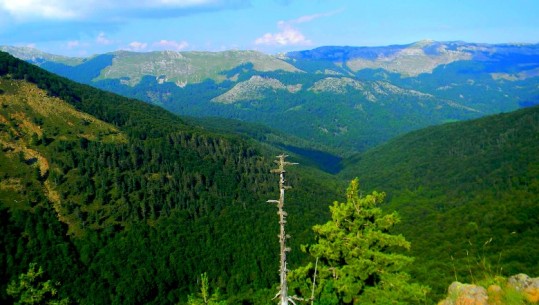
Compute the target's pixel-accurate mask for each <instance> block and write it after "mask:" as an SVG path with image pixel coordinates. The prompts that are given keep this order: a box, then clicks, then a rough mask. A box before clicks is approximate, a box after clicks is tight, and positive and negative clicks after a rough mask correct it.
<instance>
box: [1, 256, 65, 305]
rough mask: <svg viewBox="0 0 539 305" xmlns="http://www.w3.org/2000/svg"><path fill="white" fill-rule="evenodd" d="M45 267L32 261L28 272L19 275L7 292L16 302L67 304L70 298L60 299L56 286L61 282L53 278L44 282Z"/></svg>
mask: <svg viewBox="0 0 539 305" xmlns="http://www.w3.org/2000/svg"><path fill="white" fill-rule="evenodd" d="M43 280H44V279H43V268H41V267H39V268H37V266H36V264H35V263H31V264H30V267H29V269H28V272H27V273H23V274H21V275H19V279H18V281H13V282H11V283H10V284H9V286H8V287H7V293H8V295H10V296H11V297H13V298H14V299H15V304H17V305H22V304H49V305H66V304H69V299H67V298H64V299H60V298H59V297H58V290H57V289H56V287H57V286H58V285H59V284H60V283H53V282H52V280H48V281H46V282H43Z"/></svg>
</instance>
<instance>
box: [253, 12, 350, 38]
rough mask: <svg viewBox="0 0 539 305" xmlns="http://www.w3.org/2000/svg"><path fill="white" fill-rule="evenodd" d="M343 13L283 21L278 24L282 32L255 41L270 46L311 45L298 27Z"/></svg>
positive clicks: (322, 14) (330, 13)
mask: <svg viewBox="0 0 539 305" xmlns="http://www.w3.org/2000/svg"><path fill="white" fill-rule="evenodd" d="M341 11H342V10H337V11H332V12H327V13H320V14H313V15H305V16H301V17H298V18H296V19H292V20H288V21H283V20H281V21H279V22H277V27H278V28H279V30H280V31H279V32H277V33H266V34H264V35H262V36H261V37H259V38H257V39H256V40H255V44H257V45H270V46H271V45H274V46H291V45H310V44H312V41H311V40H309V39H307V38H306V37H305V35H303V34H302V33H301V32H300V30H298V29H297V26H296V25H298V24H302V23H307V22H311V21H313V20H315V19H318V18H321V17H328V16H331V15H335V14H337V13H339V12H341Z"/></svg>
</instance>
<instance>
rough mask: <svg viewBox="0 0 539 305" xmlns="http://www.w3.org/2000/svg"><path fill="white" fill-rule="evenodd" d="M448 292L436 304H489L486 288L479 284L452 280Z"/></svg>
mask: <svg viewBox="0 0 539 305" xmlns="http://www.w3.org/2000/svg"><path fill="white" fill-rule="evenodd" d="M448 294H449V296H448V297H447V298H446V299H445V300H443V301H441V302H440V303H438V305H489V303H488V294H487V290H486V289H485V288H483V287H481V286H476V285H471V284H462V283H460V282H453V283H452V284H451V285H450V286H449V289H448Z"/></svg>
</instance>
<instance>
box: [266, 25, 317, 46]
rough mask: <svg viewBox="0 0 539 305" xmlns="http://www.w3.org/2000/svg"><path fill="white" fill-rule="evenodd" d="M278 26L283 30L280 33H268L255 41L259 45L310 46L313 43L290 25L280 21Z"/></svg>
mask: <svg viewBox="0 0 539 305" xmlns="http://www.w3.org/2000/svg"><path fill="white" fill-rule="evenodd" d="M277 26H278V27H279V28H280V29H281V31H280V32H278V33H266V34H264V35H263V36H262V37H259V38H257V39H256V40H255V44H257V45H280V46H289V45H310V44H311V43H312V42H311V41H310V40H308V39H307V38H305V36H304V35H303V34H302V33H301V32H300V31H299V30H298V29H296V28H294V27H292V26H291V25H290V24H288V23H286V22H284V21H279V23H278V24H277Z"/></svg>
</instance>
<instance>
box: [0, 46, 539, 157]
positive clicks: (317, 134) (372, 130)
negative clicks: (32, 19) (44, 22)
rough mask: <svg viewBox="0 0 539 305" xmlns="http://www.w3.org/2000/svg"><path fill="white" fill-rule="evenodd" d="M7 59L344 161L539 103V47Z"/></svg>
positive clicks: (30, 53) (25, 54)
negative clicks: (309, 146)
mask: <svg viewBox="0 0 539 305" xmlns="http://www.w3.org/2000/svg"><path fill="white" fill-rule="evenodd" d="M3 49H4V50H6V51H8V52H11V53H12V54H14V55H16V56H19V57H20V58H22V59H24V60H27V61H29V62H32V63H35V64H38V65H40V66H41V67H43V68H45V69H47V70H49V71H51V72H54V73H58V74H60V75H63V76H66V77H68V78H71V79H73V80H76V81H79V82H84V83H86V84H90V85H92V86H95V87H98V88H101V89H105V90H108V91H112V92H115V93H118V94H121V95H124V96H129V97H134V98H137V99H140V100H143V101H146V102H149V103H153V104H157V105H160V106H162V107H164V108H165V109H168V110H170V111H172V112H175V113H178V114H182V115H189V116H196V117H207V116H216V117H223V118H232V119H239V120H243V121H248V122H253V123H258V124H264V125H266V126H267V127H270V128H273V129H278V130H280V131H283V132H286V133H289V134H291V135H293V136H295V137H299V138H302V139H304V140H306V141H310V142H317V143H320V144H323V145H325V146H328V147H332V148H333V149H336V150H337V151H338V153H339V154H340V155H341V156H349V155H351V154H353V152H357V151H365V150H367V149H368V148H371V147H374V146H376V145H378V144H380V143H383V142H385V141H387V140H388V139H390V138H393V137H395V136H397V135H400V134H404V133H406V132H409V131H412V130H417V129H420V128H423V127H427V126H431V125H437V124H441V123H445V122H451V121H460V120H467V119H473V118H478V117H481V116H485V115H488V114H495V113H500V112H507V111H513V110H516V109H519V108H521V107H528V106H531V105H534V104H536V99H535V97H536V96H537V95H538V94H539V89H538V88H537V76H538V75H539V74H538V71H539V70H538V69H539V65H538V64H537V62H539V47H538V45H522V44H521V45H511V44H499V45H489V44H476V43H465V42H436V41H420V42H417V43H413V44H409V45H393V46H380V47H339V46H334V47H332V46H328V47H321V48H317V49H313V50H305V51H299V52H291V53H288V54H284V55H278V56H272V55H265V54H262V53H259V52H254V51H226V52H214V53H212V52H171V51H166V52H149V53H134V52H125V51H122V52H114V53H108V54H100V55H96V56H93V57H90V58H84V59H81V58H73V59H66V58H63V57H58V56H54V55H50V54H43V53H42V52H38V51H36V50H32V49H25V48H19V49H17V48H13V47H3Z"/></svg>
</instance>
